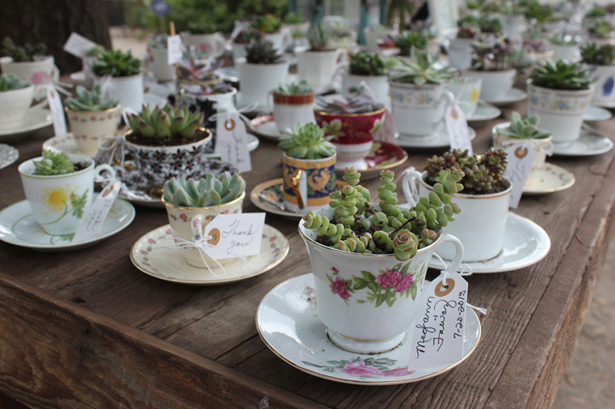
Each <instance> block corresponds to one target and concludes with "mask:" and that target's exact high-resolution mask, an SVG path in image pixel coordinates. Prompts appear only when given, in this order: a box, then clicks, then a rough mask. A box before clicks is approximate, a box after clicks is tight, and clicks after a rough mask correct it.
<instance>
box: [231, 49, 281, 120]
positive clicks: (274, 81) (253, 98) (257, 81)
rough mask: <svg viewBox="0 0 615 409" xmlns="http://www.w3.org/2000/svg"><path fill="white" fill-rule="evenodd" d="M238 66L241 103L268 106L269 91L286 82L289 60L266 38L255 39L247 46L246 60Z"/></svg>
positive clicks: (261, 106)
mask: <svg viewBox="0 0 615 409" xmlns="http://www.w3.org/2000/svg"><path fill="white" fill-rule="evenodd" d="M237 68H238V73H239V83H240V84H241V94H240V95H241V97H240V98H238V100H239V101H240V102H241V104H249V103H253V102H256V103H258V104H259V107H260V108H264V107H266V106H267V98H268V95H269V91H271V90H272V89H274V88H275V87H277V86H278V84H280V83H282V84H284V83H285V82H286V77H287V76H288V61H286V60H284V59H283V58H282V55H281V54H279V53H278V51H277V50H276V49H275V48H274V46H273V44H272V43H271V42H270V41H266V40H258V41H253V42H252V43H251V44H250V45H249V46H248V47H246V61H245V62H242V63H240V64H239V65H238V67H237ZM239 101H238V103H239Z"/></svg>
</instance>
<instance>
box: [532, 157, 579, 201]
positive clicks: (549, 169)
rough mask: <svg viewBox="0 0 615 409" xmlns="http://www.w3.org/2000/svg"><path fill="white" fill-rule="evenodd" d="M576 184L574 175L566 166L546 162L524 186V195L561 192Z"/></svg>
mask: <svg viewBox="0 0 615 409" xmlns="http://www.w3.org/2000/svg"><path fill="white" fill-rule="evenodd" d="M572 185H574V175H573V174H572V172H569V171H567V170H566V169H564V168H560V167H559V166H556V165H553V164H551V163H545V164H544V165H543V167H542V168H540V169H539V170H538V171H537V172H536V174H535V175H534V177H533V180H532V181H531V182H530V183H526V184H525V185H524V186H523V194H524V195H530V196H531V195H543V194H546V193H553V192H559V191H560V190H565V189H568V188H569V187H572Z"/></svg>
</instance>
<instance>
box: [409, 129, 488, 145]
mask: <svg viewBox="0 0 615 409" xmlns="http://www.w3.org/2000/svg"><path fill="white" fill-rule="evenodd" d="M468 130H469V131H470V140H473V139H474V138H476V131H474V129H472V128H469V127H468ZM397 145H399V146H401V147H402V148H424V149H426V148H448V147H449V146H450V139H449V137H448V132H447V130H446V127H445V126H441V127H440V129H439V130H438V132H436V133H434V134H433V135H431V136H427V137H421V136H419V137H416V136H410V135H405V134H403V133H400V134H399V138H397Z"/></svg>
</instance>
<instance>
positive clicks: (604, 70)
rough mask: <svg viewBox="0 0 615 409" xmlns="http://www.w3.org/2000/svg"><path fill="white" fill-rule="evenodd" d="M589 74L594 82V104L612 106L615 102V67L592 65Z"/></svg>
mask: <svg viewBox="0 0 615 409" xmlns="http://www.w3.org/2000/svg"><path fill="white" fill-rule="evenodd" d="M589 74H590V76H591V77H592V80H593V82H594V89H595V91H594V96H593V98H592V103H593V104H596V105H606V106H611V105H613V103H614V102H615V67H614V66H612V65H590V66H589Z"/></svg>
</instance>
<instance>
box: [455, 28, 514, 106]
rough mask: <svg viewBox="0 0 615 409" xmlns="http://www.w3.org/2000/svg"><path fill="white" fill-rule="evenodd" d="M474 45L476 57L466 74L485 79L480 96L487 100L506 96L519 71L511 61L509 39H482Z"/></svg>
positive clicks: (495, 99)
mask: <svg viewBox="0 0 615 409" xmlns="http://www.w3.org/2000/svg"><path fill="white" fill-rule="evenodd" d="M472 47H473V48H474V57H475V58H474V61H473V64H472V67H471V68H470V69H469V70H468V71H467V72H466V73H465V76H468V77H478V78H481V79H482V80H483V86H482V89H481V91H480V98H481V99H483V100H485V101H497V100H498V99H500V98H502V97H504V96H506V94H507V93H508V92H510V90H511V89H512V86H513V84H514V81H515V75H516V73H517V71H516V70H515V69H514V68H512V66H511V63H510V56H511V54H512V49H511V47H510V45H509V44H508V40H506V39H504V38H503V37H498V38H497V39H496V41H495V43H493V42H490V41H486V39H481V41H478V42H477V43H475V44H473V45H472Z"/></svg>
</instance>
